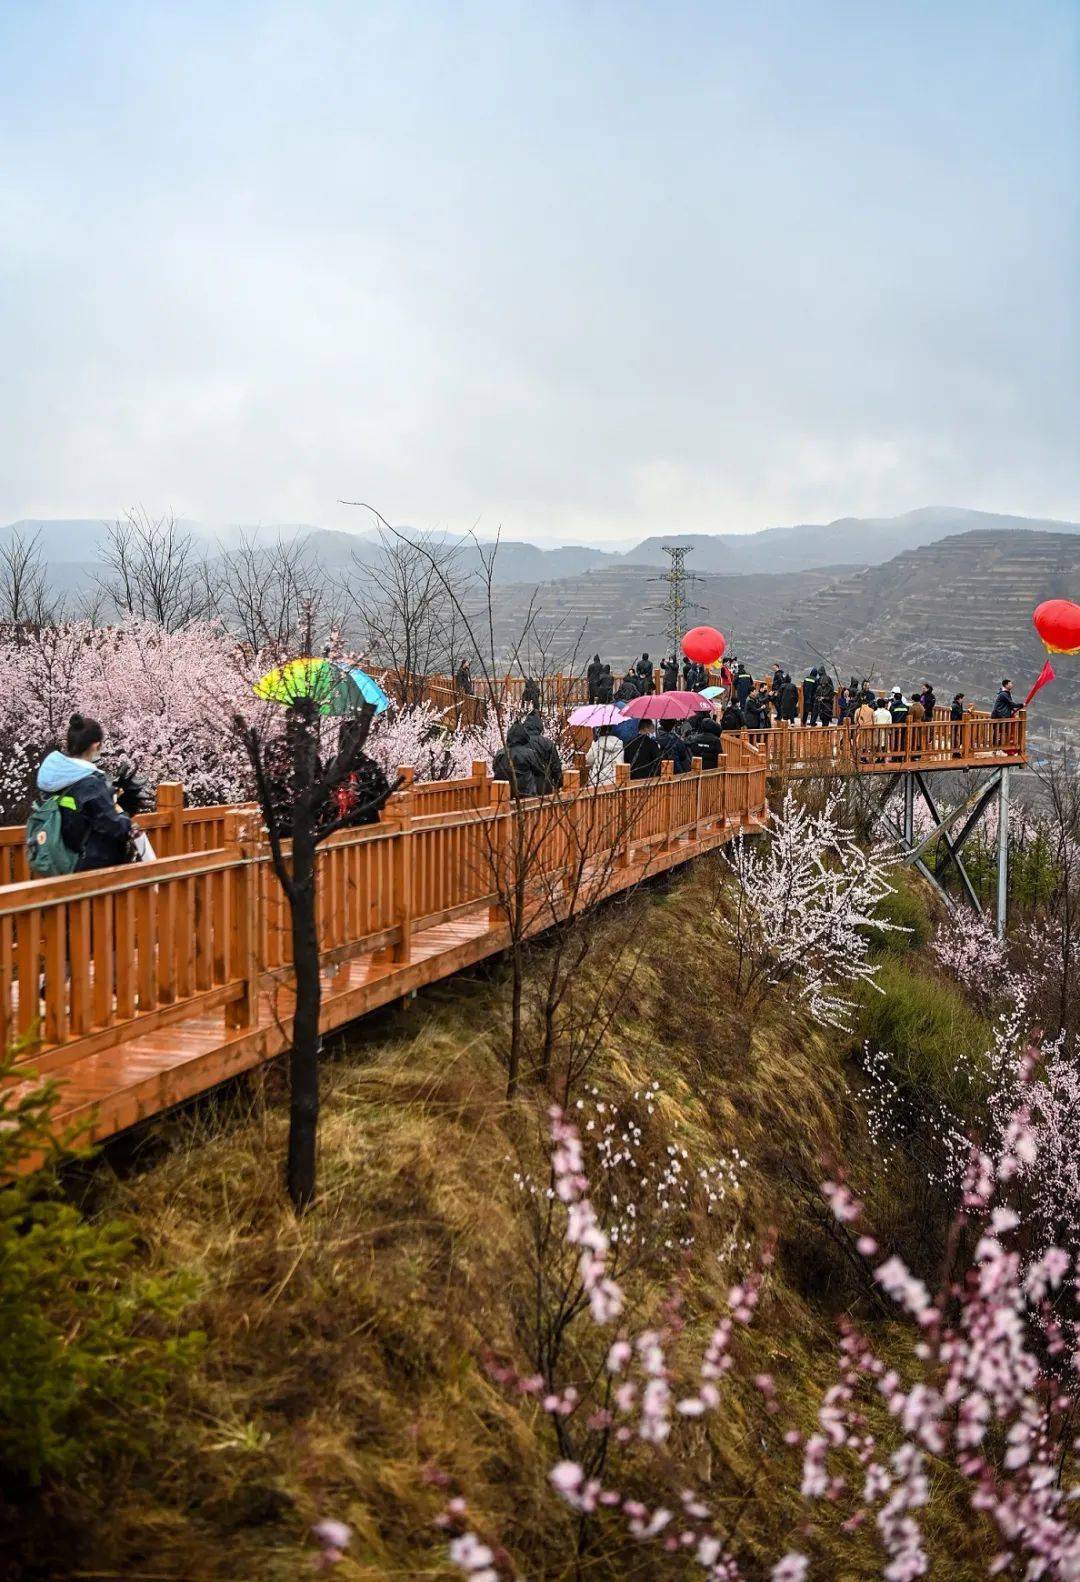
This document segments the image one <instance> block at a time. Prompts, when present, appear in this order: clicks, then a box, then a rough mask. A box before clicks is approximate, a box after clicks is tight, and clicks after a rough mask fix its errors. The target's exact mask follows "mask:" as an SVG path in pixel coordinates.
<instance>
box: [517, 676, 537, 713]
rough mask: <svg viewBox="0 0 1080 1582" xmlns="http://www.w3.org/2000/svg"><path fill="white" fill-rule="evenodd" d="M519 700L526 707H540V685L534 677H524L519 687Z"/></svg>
mask: <svg viewBox="0 0 1080 1582" xmlns="http://www.w3.org/2000/svg"><path fill="white" fill-rule="evenodd" d="M521 701H522V703H523V704H524V705H525V707H526V708H527V709H538V708H539V707H540V687H539V685H538V683H537V681H536V679H535V677H533V676H526V677H525V685H524V686H523V687H522V689H521Z"/></svg>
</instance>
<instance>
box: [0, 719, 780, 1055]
mask: <svg viewBox="0 0 1080 1582" xmlns="http://www.w3.org/2000/svg"><path fill="white" fill-rule="evenodd" d="M620 767H622V768H625V766H620ZM576 779H577V776H576V773H575V772H574V771H570V773H569V775H568V781H567V785H566V787H565V788H564V790H563V791H562V792H561V793H559V794H557V795H555V796H551V797H538V798H529V799H527V800H525V801H522V802H520V803H516V804H515V803H512V802H510V801H509V800H508V799H507V797H506V791H507V787H506V786H505V783H502V782H497V781H490V780H488V779H487V777H486V774H485V775H484V776H483V777H481V774H480V766H479V765H474V773H473V775H471V776H470V777H468V779H467V780H466V781H464V782H460V781H459V782H453V783H451V789H452V791H453V794H454V795H458V794H461V795H464V794H466V793H467V794H468V796H469V797H470V799H471V800H470V801H469V803H468V805H465V806H456V807H455V806H449V807H441V808H440V807H438V806H436V807H435V808H434V809H432V810H431V811H421V809H422V808H423V807H424V805H425V801H426V802H428V803H431V802H437V800H438V795H439V794H441V793H439V792H437V791H436V790H435V789H434V788H427V787H423V786H417V785H414V784H412V783H411V781H410V780H407V781H406V784H405V786H404V788H403V790H401V791H399V792H398V793H396V794H395V796H394V797H393V798H392V800H391V803H390V804H389V805H388V807H387V809H386V810H385V811H386V815H387V816H386V817H385V818H384V819H382V820H381V821H380V822H378V823H375V824H371V825H365V826H362V827H360V828H357V829H353V830H343V831H340V832H339V833H338V834H337V835H335V836H333V837H332V838H331V839H330V840H329V841H328V842H327V843H326V844H325V846H324V847H322V848H321V850H320V855H319V863H320V889H319V895H320V900H319V931H320V947H321V950H322V953H323V957H324V960H325V961H327V962H341V961H344V960H347V959H348V958H350V957H351V956H355V955H358V954H363V953H365V952H370V951H372V950H374V951H383V952H384V953H385V954H386V957H387V960H388V962H390V963H391V964H393V965H402V964H407V963H408V961H409V959H410V953H411V947H412V939H413V936H414V935H415V934H416V933H417V932H419V931H421V930H423V929H425V928H430V927H432V926H434V925H435V924H437V923H438V922H440V921H442V920H445V919H447V918H450V917H454V916H456V915H459V914H460V913H462V912H464V911H466V910H469V909H475V908H477V907H488V908H494V909H495V911H496V912H498V911H499V910H500V907H501V901H500V894H501V890H502V886H501V884H500V882H499V870H498V864H499V863H500V862H506V861H508V860H510V859H511V858H512V855H513V852H514V851H515V849H520V850H523V851H525V852H526V853H527V854H528V861H529V872H528V879H529V882H530V884H532V883H535V882H536V881H539V880H541V879H544V877H545V876H546V875H550V876H553V882H555V883H556V887H557V885H558V883H559V882H561V881H560V880H559V876H560V875H562V874H564V873H565V872H566V871H567V867H568V864H569V865H570V866H571V867H573V866H574V865H575V862H576V863H577V865H578V866H579V867H580V862H581V860H586V861H587V863H588V864H589V865H590V866H591V867H594V868H595V867H596V865H600V867H602V866H603V864H604V862H605V861H609V860H614V861H615V862H616V863H618V864H620V865H623V866H625V862H626V860H628V859H629V855H630V850H631V848H633V849H634V850H635V852H636V853H637V858H636V860H642V859H643V858H646V857H647V854H648V852H649V851H650V850H651V849H653V848H655V849H656V850H657V851H663V850H667V851H670V850H671V849H672V847H673V845H674V844H676V843H678V842H679V841H681V840H682V839H683V838H685V837H693V838H698V837H699V836H700V835H701V833H702V832H703V831H705V830H711V829H715V828H718V827H726V826H728V825H732V824H734V825H736V826H739V827H745V826H746V825H748V824H749V823H750V822H751V821H752V820H753V819H754V818H763V817H764V815H765V811H766V803H765V760H764V756H763V755H762V754H760V753H759V752H758V751H757V750H756V749H755V748H754V746H753V745H752V744H749V743H736V742H729V743H725V752H724V764H723V767H721V768H717V769H714V770H709V771H706V772H701V771H700V768H699V769H698V770H697V771H696V772H691V773H689V774H686V775H680V776H677V777H672V776H670V775H668V774H665V775H663V776H660V777H656V778H653V779H649V780H639V781H632V782H629V783H626V782H625V780H624V777H623V776H621V775H620V776H619V781H620V783H618V784H614V785H605V786H600V787H595V788H591V789H586V790H581V789H580V788H579V786H578V785H577V784H576ZM167 800H168V799H167ZM172 806H173V812H172V814H171V815H170V814H169V813H168V811H167V812H166V816H172V817H174V818H175V819H176V823H175V828H176V829H177V830H182V829H183V827H184V826H183V824H182V822H181V821H180V820H179V819H178V818H176V815H177V814H178V813H179V812H181V811H182V809H181V808H180V805H179V803H178V801H177V799H176V798H175V797H173V799H172ZM221 817H222V828H223V835H222V845H221V847H220V848H219V849H218V850H216V851H211V852H207V851H189V852H183V853H181V854H179V855H176V856H166V857H162V858H161V859H160V860H159V861H157V862H155V863H146V864H130V865H126V866H123V867H119V868H109V869H100V870H96V871H93V872H89V873H75V874H69V875H67V876H65V877H63V878H58V879H47V880H34V881H24V882H21V883H15V884H8V885H4V886H0V1037H2V1038H3V1039H4V1041H5V1043H8V1044H10V1043H12V1042H14V1041H16V1040H22V1041H24V1043H25V1047H26V1056H27V1059H28V1061H29V1062H30V1064H32V1065H33V1066H34V1067H35V1068H36V1069H39V1070H54V1069H56V1068H57V1067H58V1066H61V1065H67V1064H70V1062H71V1061H72V1060H73V1059H76V1058H78V1057H80V1056H81V1055H83V1054H85V1053H91V1052H93V1051H94V1050H97V1049H101V1048H105V1047H109V1046H110V1045H114V1044H119V1043H122V1042H124V1041H126V1040H129V1039H132V1038H137V1037H139V1036H140V1035H141V1034H142V1033H144V1032H148V1031H151V1030H153V1029H156V1028H159V1027H164V1026H166V1025H168V1024H169V1023H170V1022H175V1021H180V1020H183V1019H184V1018H185V1017H188V1016H191V1015H194V1014H196V1013H198V1012H200V1011H205V1010H206V1009H207V1008H209V1007H211V1006H213V1005H218V1006H222V1005H223V1006H224V1007H225V1015H226V1025H227V1026H228V1027H229V1028H230V1029H232V1030H233V1031H234V1032H240V1031H243V1030H245V1029H247V1030H251V1029H252V1028H256V1027H257V1025H258V1020H259V1016H260V1009H259V1007H260V1003H261V1001H262V1000H263V999H264V998H265V994H266V993H267V992H268V986H275V985H278V984H287V982H288V980H289V976H290V966H291V932H290V928H289V926H288V913H287V907H286V905H285V902H284V897H283V895H282V892H281V888H280V885H279V884H278V881H277V878H276V875H275V873H274V870H273V865H272V863H271V861H270V855H269V849H268V846H267V844H266V842H265V839H264V838H263V837H262V835H261V832H260V830H259V828H258V821H257V819H256V817H255V816H254V815H253V814H252V813H251V812H249V811H246V810H244V809H232V810H225V811H224V812H223V813H222V815H221ZM519 838H521V839H523V840H524V842H525V844H524V846H523V847H521V848H517V847H516V846H515V842H516V841H517V840H518V839H519ZM285 850H286V855H288V846H287V844H286V848H285ZM503 877H504V878H505V875H504V876H503ZM595 898H596V897H595V896H590V899H595Z"/></svg>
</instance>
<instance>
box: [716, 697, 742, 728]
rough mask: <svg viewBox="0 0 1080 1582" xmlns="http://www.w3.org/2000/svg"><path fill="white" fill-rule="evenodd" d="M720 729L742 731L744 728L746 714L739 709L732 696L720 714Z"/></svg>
mask: <svg viewBox="0 0 1080 1582" xmlns="http://www.w3.org/2000/svg"><path fill="white" fill-rule="evenodd" d="M720 729H721V731H744V730H745V729H746V715H745V714H744V713H743V711H742V709H740V707H739V705H738V702H737V700H736V699H735V698H732V700H731V702H730V703H729V704H728V706H727V708H726V709H725V710H724V712H723V714H722V715H721V716H720Z"/></svg>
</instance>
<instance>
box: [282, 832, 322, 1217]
mask: <svg viewBox="0 0 1080 1582" xmlns="http://www.w3.org/2000/svg"><path fill="white" fill-rule="evenodd" d="M298 822H299V821H298ZM315 862H316V856H315V842H314V840H313V838H312V834H311V830H310V827H309V828H306V829H303V828H301V829H295V830H294V834H293V869H292V876H293V893H292V895H291V897H290V903H289V904H290V911H291V914H292V945H293V972H294V976H295V984H296V1005H295V1009H294V1011H293V1041H292V1053H291V1055H290V1056H289V1155H288V1163H287V1166H286V1181H287V1184H288V1189H289V1197H290V1198H291V1200H292V1205H293V1207H294V1208H295V1210H296V1212H297V1213H298V1214H302V1213H303V1212H304V1210H305V1209H306V1208H307V1207H308V1205H309V1204H310V1202H311V1200H312V1198H313V1197H314V1196H315V1154H316V1138H317V1135H318V1125H319V1053H320V1049H321V1045H322V1040H321V1038H320V1036H319V1013H320V1010H321V1008H322V979H321V978H320V975H319V936H318V929H317V927H316V919H315Z"/></svg>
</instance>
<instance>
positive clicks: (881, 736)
mask: <svg viewBox="0 0 1080 1582" xmlns="http://www.w3.org/2000/svg"><path fill="white" fill-rule="evenodd" d="M892 723H893V717H892V709H890V707H889V705H888V703H887V702H886V701H885V698H884V696H880V697H878V699H877V700H876V702H875V704H874V730H875V733H876V734H875V740H874V748H875V757H876V759H877V761H878V763H881V762H882V761H883V759H884V757H885V753H886V751H887V749H888V745H889V737H890V735H891V733H892Z"/></svg>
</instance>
